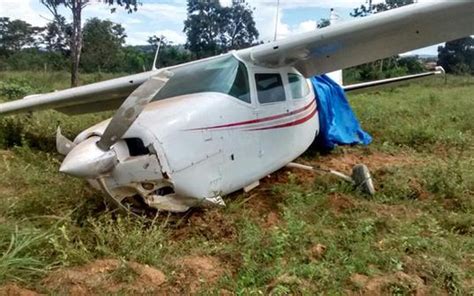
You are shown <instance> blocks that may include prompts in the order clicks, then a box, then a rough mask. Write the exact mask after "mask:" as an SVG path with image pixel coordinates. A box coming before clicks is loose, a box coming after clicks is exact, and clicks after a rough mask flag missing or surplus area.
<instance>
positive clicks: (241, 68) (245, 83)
mask: <svg viewBox="0 0 474 296" xmlns="http://www.w3.org/2000/svg"><path fill="white" fill-rule="evenodd" d="M170 71H171V72H173V73H174V75H173V77H172V78H171V79H170V80H169V81H168V83H167V84H166V85H165V86H164V87H163V89H162V90H161V91H160V92H159V93H158V94H157V95H156V97H155V99H154V100H162V99H166V98H171V97H176V96H182V95H187V94H192V93H202V92H218V93H224V94H228V95H230V96H233V97H235V98H237V99H239V100H241V101H244V102H246V103H250V88H249V78H248V74H247V68H246V67H245V65H244V64H243V63H242V62H240V61H239V60H237V59H236V58H235V57H234V56H232V55H225V56H222V57H218V58H214V59H211V60H204V61H198V62H195V63H193V64H190V65H187V66H185V67H178V68H176V69H172V70H170Z"/></svg>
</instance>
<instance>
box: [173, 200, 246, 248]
mask: <svg viewBox="0 0 474 296" xmlns="http://www.w3.org/2000/svg"><path fill="white" fill-rule="evenodd" d="M195 235H201V236H204V237H206V238H207V239H210V240H211V239H212V240H222V241H232V240H234V239H236V238H237V230H236V227H235V225H234V221H233V219H232V218H231V217H228V216H226V215H225V214H224V213H223V212H222V210H221V209H218V208H214V209H195V210H192V211H191V212H190V213H189V216H187V217H186V220H185V222H184V223H182V224H181V225H180V226H178V227H177V229H176V230H174V234H173V236H174V238H175V239H176V240H183V239H187V238H190V237H193V236H195Z"/></svg>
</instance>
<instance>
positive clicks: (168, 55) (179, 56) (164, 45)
mask: <svg viewBox="0 0 474 296" xmlns="http://www.w3.org/2000/svg"><path fill="white" fill-rule="evenodd" d="M160 42H161V47H160V52H159V55H158V60H157V64H156V67H157V68H162V67H169V66H174V65H177V64H182V63H185V62H189V61H191V60H192V56H191V54H190V52H189V51H187V50H186V49H184V48H183V47H182V46H179V45H174V44H173V42H171V41H168V40H167V39H166V37H164V36H162V37H158V36H156V35H153V36H150V37H149V38H148V44H150V46H151V48H152V55H151V56H150V57H151V59H150V63H149V64H150V65H151V64H152V63H153V60H154V58H155V52H156V50H157V48H158V44H159V43H160Z"/></svg>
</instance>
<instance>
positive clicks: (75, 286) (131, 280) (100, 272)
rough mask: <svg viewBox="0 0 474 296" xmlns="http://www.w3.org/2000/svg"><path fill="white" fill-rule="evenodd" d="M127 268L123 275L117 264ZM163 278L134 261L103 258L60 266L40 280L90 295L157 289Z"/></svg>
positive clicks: (70, 292)
mask: <svg viewBox="0 0 474 296" xmlns="http://www.w3.org/2000/svg"><path fill="white" fill-rule="evenodd" d="M123 267H125V268H128V269H130V270H129V271H127V274H128V275H129V276H127V277H126V278H125V276H124V275H123V273H124V271H123V270H120V269H121V268H123ZM165 282H166V276H165V275H164V274H163V272H161V271H160V270H157V269H155V268H152V267H150V266H147V265H143V264H139V263H136V262H129V263H122V262H120V261H119V260H115V259H103V260H97V261H94V262H91V263H89V264H86V265H84V266H80V267H72V268H62V269H59V270H57V271H55V272H53V273H51V274H50V275H49V276H48V277H47V278H46V279H44V280H43V284H44V286H45V287H46V288H47V289H48V290H50V291H54V292H55V293H58V294H62V295H72V296H74V295H77V296H82V295H91V294H103V293H111V294H114V293H119V292H129V293H134V294H149V293H159V292H160V291H161V290H162V289H161V287H162V285H163V284H164V283H165Z"/></svg>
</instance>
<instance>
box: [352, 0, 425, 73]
mask: <svg viewBox="0 0 474 296" xmlns="http://www.w3.org/2000/svg"><path fill="white" fill-rule="evenodd" d="M412 3H414V1H413V0H385V2H382V3H376V4H372V1H370V2H369V4H368V5H361V6H360V7H359V8H355V9H354V11H353V12H352V13H351V16H353V17H365V16H368V15H370V14H376V13H379V12H383V11H387V10H390V9H394V8H398V7H402V6H405V5H408V4H412ZM423 70H424V67H423V65H422V64H421V62H420V61H418V60H417V59H416V58H402V59H399V57H398V56H393V57H390V58H386V59H382V60H378V61H374V62H371V63H367V64H364V65H360V66H357V67H353V68H351V69H350V70H349V73H350V74H348V75H349V77H350V78H351V81H354V80H358V81H370V80H376V79H384V78H391V77H396V76H400V75H406V74H417V73H420V72H421V71H423Z"/></svg>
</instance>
